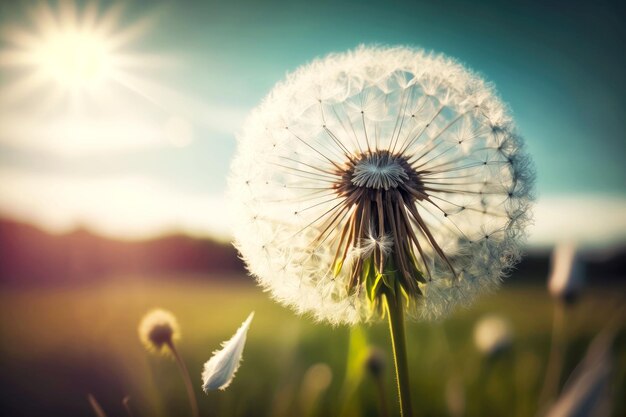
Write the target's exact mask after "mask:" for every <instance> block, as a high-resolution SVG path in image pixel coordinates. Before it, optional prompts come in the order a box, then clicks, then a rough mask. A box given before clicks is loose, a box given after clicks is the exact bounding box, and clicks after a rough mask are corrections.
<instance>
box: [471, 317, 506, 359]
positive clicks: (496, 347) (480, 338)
mask: <svg viewBox="0 0 626 417" xmlns="http://www.w3.org/2000/svg"><path fill="white" fill-rule="evenodd" d="M512 342H513V331H512V330H511V325H510V323H509V322H508V321H507V320H505V319H504V318H502V317H500V316H494V315H492V316H486V317H483V318H482V319H480V321H479V322H478V323H477V324H476V327H474V344H475V345H476V347H477V348H478V350H479V351H480V352H481V353H483V354H484V355H485V356H487V357H493V356H495V355H497V354H498V353H500V352H502V351H504V350H506V349H507V348H509V347H510V346H511V343H512Z"/></svg>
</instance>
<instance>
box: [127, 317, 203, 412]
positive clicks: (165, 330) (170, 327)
mask: <svg viewBox="0 0 626 417" xmlns="http://www.w3.org/2000/svg"><path fill="white" fill-rule="evenodd" d="M179 338H180V330H179V327H178V322H177V321H176V317H175V316H174V315H173V314H172V313H170V312H169V311H167V310H163V309H160V308H157V309H154V310H151V311H149V312H148V313H147V314H146V315H145V316H143V318H142V319H141V322H140V323H139V339H141V342H142V343H143V345H144V346H145V347H146V349H147V350H148V351H149V352H155V353H158V354H163V355H171V356H172V357H173V358H174V360H175V361H176V363H177V365H178V368H179V369H180V372H181V376H182V377H183V382H184V383H185V388H186V389H187V396H188V397H189V405H190V407H191V414H192V415H193V416H194V417H198V415H199V412H198V402H197V401H196V394H195V393H194V391H193V385H192V384H191V378H190V376H189V371H188V370H187V365H185V361H184V360H183V358H182V356H181V355H180V353H179V352H178V349H177V348H176V345H175V343H174V342H175V341H176V340H178V339H179Z"/></svg>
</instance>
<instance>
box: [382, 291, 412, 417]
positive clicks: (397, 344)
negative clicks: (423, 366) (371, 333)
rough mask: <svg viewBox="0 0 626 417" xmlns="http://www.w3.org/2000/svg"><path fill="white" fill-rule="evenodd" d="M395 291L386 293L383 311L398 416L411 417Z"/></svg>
mask: <svg viewBox="0 0 626 417" xmlns="http://www.w3.org/2000/svg"><path fill="white" fill-rule="evenodd" d="M399 291H400V290H397V292H396V294H391V293H390V291H388V292H387V293H386V294H385V296H384V297H383V298H384V300H385V301H384V303H385V304H384V305H385V309H386V310H387V317H388V319H389V333H390V336H391V347H392V350H393V361H394V364H395V368H396V381H397V383H398V396H399V399H400V415H401V416H402V417H412V415H413V409H412V408H411V388H410V384H409V366H408V360H407V354H406V337H405V334H404V311H403V309H402V299H401V298H400V297H401V295H400V293H399Z"/></svg>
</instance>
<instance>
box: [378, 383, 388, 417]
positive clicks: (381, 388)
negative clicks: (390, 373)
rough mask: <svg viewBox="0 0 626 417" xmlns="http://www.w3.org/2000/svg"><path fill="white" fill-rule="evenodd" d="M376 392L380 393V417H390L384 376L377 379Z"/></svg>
mask: <svg viewBox="0 0 626 417" xmlns="http://www.w3.org/2000/svg"><path fill="white" fill-rule="evenodd" d="M375 383H376V391H377V393H378V401H379V402H380V417H388V416H389V411H388V409H387V396H386V395H385V384H384V382H383V377H382V375H379V376H377V377H375Z"/></svg>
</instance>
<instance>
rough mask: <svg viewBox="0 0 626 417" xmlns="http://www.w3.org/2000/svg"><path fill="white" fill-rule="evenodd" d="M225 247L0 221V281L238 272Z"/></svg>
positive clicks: (185, 238) (201, 241)
mask: <svg viewBox="0 0 626 417" xmlns="http://www.w3.org/2000/svg"><path fill="white" fill-rule="evenodd" d="M243 271H244V267H243V264H242V262H241V260H240V259H239V258H238V256H237V252H236V250H235V249H234V248H233V247H232V246H231V245H228V244H222V243H218V242H215V241H212V240H205V239H196V238H191V237H188V236H184V235H172V236H166V237H163V238H158V239H153V240H145V241H123V240H115V239H109V238H104V237H101V236H98V235H95V234H93V233H91V232H89V231H87V230H83V229H79V230H76V231H74V232H71V233H68V234H64V235H53V234H49V233H46V232H44V231H42V230H40V229H37V228H35V227H33V226H30V225H27V224H23V223H17V222H13V221H8V220H0V282H1V283H15V284H18V283H20V284H27V283H46V282H48V283H50V284H54V283H63V282H88V281H90V280H98V279H103V278H105V277H110V276H113V275H119V274H134V273H137V274H142V275H144V274H145V275H152V274H171V273H189V274H193V273H207V272H222V273H224V272H238V273H240V272H243Z"/></svg>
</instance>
